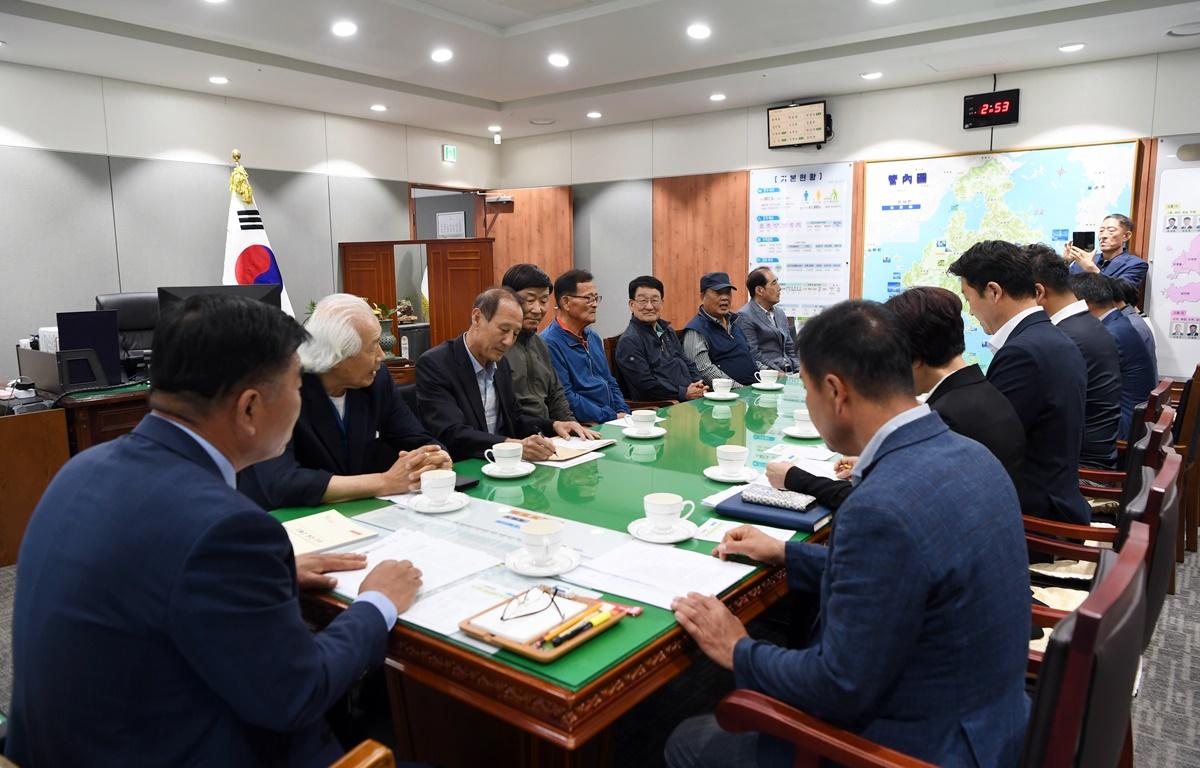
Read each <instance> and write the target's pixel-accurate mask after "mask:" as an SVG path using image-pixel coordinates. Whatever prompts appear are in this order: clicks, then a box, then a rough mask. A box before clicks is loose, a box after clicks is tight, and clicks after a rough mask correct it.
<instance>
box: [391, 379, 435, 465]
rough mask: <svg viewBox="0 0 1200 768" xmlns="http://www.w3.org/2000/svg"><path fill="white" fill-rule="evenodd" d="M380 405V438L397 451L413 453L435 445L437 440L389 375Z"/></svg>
mask: <svg viewBox="0 0 1200 768" xmlns="http://www.w3.org/2000/svg"><path fill="white" fill-rule="evenodd" d="M381 400H382V402H381V403H380V406H381V407H380V414H379V416H380V418H379V438H380V439H381V440H383V441H384V442H385V443H387V444H388V445H390V446H391V447H393V448H395V449H396V450H397V451H411V450H413V449H414V448H420V447H421V446H423V445H430V444H435V445H437V444H438V442H437V440H434V439H433V435H431V434H429V431H428V430H426V429H425V425H424V424H422V423H421V420H420V419H418V418H417V417H416V414H414V413H413V412H412V409H410V408H409V407H408V403H406V402H405V401H404V396H403V395H401V394H400V390H399V388H398V387H397V386H396V384H395V383H394V382H392V379H391V375H390V374H389V375H388V379H387V382H386V383H385V384H384V385H383V388H382V396H381Z"/></svg>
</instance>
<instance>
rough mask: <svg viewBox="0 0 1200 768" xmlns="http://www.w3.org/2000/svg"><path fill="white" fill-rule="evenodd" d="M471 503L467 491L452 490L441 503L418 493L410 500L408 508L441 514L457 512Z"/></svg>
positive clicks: (425, 512) (414, 510) (424, 512)
mask: <svg viewBox="0 0 1200 768" xmlns="http://www.w3.org/2000/svg"><path fill="white" fill-rule="evenodd" d="M469 503H471V497H469V496H467V494H465V493H459V492H458V491H452V492H451V493H450V495H449V496H447V497H446V500H445V501H443V502H442V503H441V504H434V503H433V502H432V501H430V499H429V497H428V496H422V495H420V494H418V495H417V496H414V497H413V498H412V499H410V500H409V502H408V508H409V509H411V510H412V511H413V512H420V513H421V514H423V515H440V514H442V513H443V512H455V511H457V510H460V509H462V508H463V507H465V506H467V504H469Z"/></svg>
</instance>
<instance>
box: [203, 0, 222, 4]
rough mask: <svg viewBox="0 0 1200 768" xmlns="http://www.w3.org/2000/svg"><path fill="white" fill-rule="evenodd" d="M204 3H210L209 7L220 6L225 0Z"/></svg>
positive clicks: (209, 0) (205, 0)
mask: <svg viewBox="0 0 1200 768" xmlns="http://www.w3.org/2000/svg"><path fill="white" fill-rule="evenodd" d="M204 2H206V3H208V4H209V5H220V4H221V3H223V2H225V0H204Z"/></svg>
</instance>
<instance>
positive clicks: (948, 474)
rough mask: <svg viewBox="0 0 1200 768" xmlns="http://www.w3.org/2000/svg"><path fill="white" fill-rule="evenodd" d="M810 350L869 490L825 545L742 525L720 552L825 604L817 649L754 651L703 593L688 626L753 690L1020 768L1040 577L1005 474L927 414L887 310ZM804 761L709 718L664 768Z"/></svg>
mask: <svg viewBox="0 0 1200 768" xmlns="http://www.w3.org/2000/svg"><path fill="white" fill-rule="evenodd" d="M847 338H851V339H854V340H855V343H854V344H853V345H850V344H846V342H845V340H846V339H847ZM797 346H798V348H799V352H800V360H801V375H802V376H803V378H804V384H805V386H806V388H807V391H808V409H809V412H810V413H811V414H812V420H813V423H814V425H815V426H816V427H817V429H818V431H820V433H821V435H822V436H823V437H824V438H825V440H826V442H827V444H828V445H829V447H830V449H831V450H835V451H839V452H842V453H845V454H848V455H858V456H859V457H860V458H859V461H858V463H857V464H856V465H855V468H854V472H853V475H852V482H854V484H855V486H856V487H855V490H854V492H853V493H852V494H850V495H849V496H848V497H847V498H846V500H845V502H844V503H843V504H842V506H841V508H840V509H839V511H838V518H837V525H836V527H835V528H834V531H833V534H832V535H831V537H830V540H829V546H828V547H822V546H818V545H814V544H807V543H793V542H787V543H784V542H780V541H776V540H774V539H771V538H769V537H767V536H766V535H765V534H763V533H761V532H760V531H758V530H757V529H756V528H753V527H750V526H742V527H739V528H736V529H734V530H733V531H731V532H729V534H727V535H726V537H725V539H724V541H722V542H721V544H719V545H718V546H717V548H716V549H715V550H714V554H715V555H718V556H720V557H722V558H725V557H728V556H730V555H745V556H748V557H750V558H752V559H755V560H758V561H760V562H765V563H768V564H770V565H774V566H783V567H784V568H786V570H787V577H788V586H789V588H791V589H793V590H798V591H805V592H813V593H817V594H818V595H819V596H820V613H819V619H818V622H817V626H816V629H815V633H814V637H813V639H812V641H811V643H810V644H809V645H808V646H806V647H804V648H802V649H797V650H790V649H787V648H781V647H779V646H776V645H773V644H771V643H768V642H763V641H755V640H753V639H752V638H750V637H749V636H748V635H747V634H746V630H745V628H744V627H743V626H742V624H741V622H740V621H739V620H738V619H737V617H735V616H734V615H733V614H732V613H731V612H730V611H729V609H728V608H726V607H725V605H724V604H723V603H721V601H720V600H718V599H716V598H714V597H710V596H704V595H699V594H696V593H692V594H689V595H688V596H686V597H682V598H678V599H677V600H676V601H675V604H674V609H675V617H676V619H677V620H678V621H679V623H680V624H681V625H682V626H683V628H684V629H685V630H686V631H687V632H688V633H689V634H690V635H691V636H692V637H693V638H694V639H695V640H696V642H697V644H698V645H699V646H700V649H701V650H702V651H704V653H705V654H707V655H708V656H709V658H711V659H713V660H714V661H715V662H716V663H718V664H720V665H721V666H723V667H725V668H726V669H730V670H732V671H733V675H734V679H735V681H736V685H737V687H739V688H749V689H752V690H756V691H760V692H762V693H765V694H767V695H768V696H772V697H774V698H777V699H780V700H781V701H783V702H785V703H787V704H790V705H792V706H794V707H798V708H799V709H802V710H804V711H805V712H808V713H810V714H812V715H814V716H816V717H818V718H821V719H823V720H827V721H829V722H830V723H832V724H834V725H836V726H839V727H841V728H846V729H849V730H851V731H853V732H854V733H857V734H859V735H861V736H863V737H865V738H867V739H870V740H871V741H874V742H877V743H879V744H881V745H883V746H885V747H890V748H892V749H896V750H899V751H901V752H904V753H906V754H909V755H912V756H914V757H917V758H920V759H921V760H926V761H929V762H932V763H935V764H937V765H986V766H998V765H1016V764H1017V761H1018V759H1019V757H1020V752H1021V745H1022V741H1023V738H1024V735H1025V727H1026V721H1027V718H1028V711H1029V704H1028V699H1027V698H1026V696H1025V666H1026V655H1027V652H1028V642H1029V624H1030V622H1029V572H1028V559H1027V555H1026V551H1025V538H1024V531H1023V528H1022V525H1021V515H1020V506H1019V504H1018V501H1017V495H1016V492H1015V491H1014V490H1013V486H1012V483H1011V482H1010V481H1009V479H1008V475H1007V473H1006V472H1005V471H1004V468H1003V467H1002V466H1001V465H1000V462H999V461H997V459H996V458H995V457H994V456H993V455H992V454H991V453H990V452H989V451H988V450H987V449H986V448H984V447H983V446H982V445H980V444H979V443H976V442H974V441H973V440H970V439H968V438H966V437H963V436H961V435H958V434H956V433H954V432H951V431H950V430H949V429H948V428H947V427H946V425H945V424H944V423H943V422H942V420H941V418H940V417H939V416H938V415H937V414H936V413H933V412H931V411H930V409H929V407H928V406H926V405H918V404H917V402H916V399H915V398H914V396H913V379H912V367H911V364H912V357H911V353H910V351H909V347H908V342H907V339H906V337H905V334H904V333H903V331H902V330H901V329H900V328H899V325H898V322H897V320H896V319H895V317H894V316H893V315H892V314H891V313H890V312H888V311H887V310H885V309H884V308H883V307H882V306H880V305H879V304H876V303H874V302H864V301H849V302H843V303H841V304H838V305H836V306H834V307H831V308H829V309H827V310H825V311H824V312H822V313H821V314H819V315H817V316H816V317H815V318H813V319H811V320H809V321H808V322H807V323H806V324H805V326H804V328H803V329H802V330H801V332H800V338H799V342H798V345H797ZM985 659H986V663H981V660H985ZM792 752H793V750H792V748H791V746H790V745H788V744H785V743H783V742H781V741H777V740H775V739H773V738H771V737H768V736H764V735H759V734H753V733H748V734H747V733H740V734H733V733H725V732H724V731H722V730H721V729H720V728H719V727H718V726H717V725H716V722H715V720H714V719H713V718H712V717H711V716H704V717H701V718H693V719H692V720H688V721H685V722H684V723H683V724H681V725H680V726H679V727H678V728H677V729H676V731H675V733H674V734H672V736H671V739H670V741H669V742H668V743H667V750H666V758H667V763H668V765H670V766H672V768H683V767H684V766H687V767H688V768H694V767H696V766H717V765H720V766H726V765H738V766H771V767H774V766H790V765H791V764H792V759H793V754H792Z"/></svg>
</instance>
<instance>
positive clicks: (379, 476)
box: [238, 293, 451, 509]
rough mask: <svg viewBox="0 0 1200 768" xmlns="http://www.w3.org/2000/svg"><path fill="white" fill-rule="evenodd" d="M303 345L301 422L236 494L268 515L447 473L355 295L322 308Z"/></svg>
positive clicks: (407, 487)
mask: <svg viewBox="0 0 1200 768" xmlns="http://www.w3.org/2000/svg"><path fill="white" fill-rule="evenodd" d="M305 329H306V330H307V331H308V333H309V339H308V340H307V341H306V342H304V343H303V344H301V345H300V364H301V366H302V368H303V369H304V373H303V374H302V375H301V379H300V380H301V383H300V401H301V404H300V418H299V419H297V420H296V426H295V428H294V429H293V430H292V439H291V442H289V443H288V447H287V449H286V450H285V451H284V452H283V455H282V456H280V457H278V458H275V459H271V460H270V461H264V462H261V463H259V464H255V465H254V466H252V467H248V468H246V469H245V470H243V471H242V472H239V473H238V489H239V490H241V491H242V493H244V494H246V495H247V496H249V497H250V498H252V499H254V500H255V501H257V502H258V503H259V504H261V505H262V506H263V507H264V508H266V509H276V508H278V507H313V506H316V505H318V504H322V503H325V504H329V503H332V502H335V501H344V500H346V499H361V498H366V497H370V496H390V495H392V494H396V493H405V492H407V491H411V490H415V489H419V488H420V487H421V475H422V474H424V473H425V472H428V471H429V470H431V469H450V466H451V463H450V455H449V454H447V453H446V452H445V451H443V450H442V447H441V446H440V445H439V444H438V443H437V441H436V440H434V439H433V437H431V436H430V434H429V432H428V431H427V430H426V429H425V426H424V425H423V424H422V423H421V421H420V420H419V419H418V418H417V417H416V416H415V415H413V412H412V411H411V410H410V409H409V407H408V404H407V403H405V402H404V398H403V397H402V396H401V395H400V393H399V391H398V389H397V387H396V384H395V383H394V382H393V381H392V377H391V374H390V373H388V369H387V366H385V365H383V360H384V357H385V355H384V352H383V347H381V346H380V345H379V337H380V327H379V321H378V320H377V319H376V318H375V315H374V313H372V311H371V308H370V307H369V306H368V305H367V303H366V302H365V301H363V300H362V299H361V298H359V297H358V296H352V295H350V294H348V293H335V294H332V295H329V296H326V297H325V298H323V299H321V300H320V301H319V302H317V306H316V308H315V309H313V312H312V314H311V315H309V318H308V322H307V323H305Z"/></svg>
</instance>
